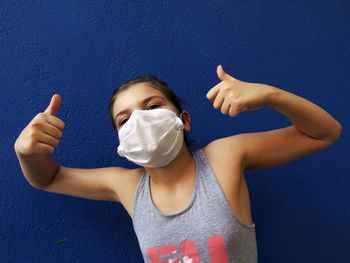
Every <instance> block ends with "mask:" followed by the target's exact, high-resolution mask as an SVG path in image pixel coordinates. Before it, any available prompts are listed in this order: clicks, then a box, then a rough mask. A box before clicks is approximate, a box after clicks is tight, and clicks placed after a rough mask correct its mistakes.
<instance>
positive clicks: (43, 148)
mask: <svg viewBox="0 0 350 263" xmlns="http://www.w3.org/2000/svg"><path fill="white" fill-rule="evenodd" d="M36 148H37V151H36V152H37V153H40V154H51V153H53V151H54V149H55V147H52V146H51V145H48V144H46V143H40V142H38V144H37V146H36Z"/></svg>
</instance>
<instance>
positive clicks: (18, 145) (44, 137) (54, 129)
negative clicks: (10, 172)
mask: <svg viewBox="0 0 350 263" xmlns="http://www.w3.org/2000/svg"><path fill="white" fill-rule="evenodd" d="M60 105H61V96H60V95H58V94H55V95H53V96H52V98H51V102H50V104H49V106H48V107H47V108H46V109H45V111H44V112H40V113H38V114H37V115H36V116H35V117H34V118H33V119H32V120H31V121H30V122H29V124H28V125H27V126H26V127H25V128H24V129H23V131H22V132H21V134H20V135H19V136H18V138H17V140H16V142H15V146H14V147H15V151H16V152H18V153H20V154H22V155H33V154H44V155H48V154H51V153H52V152H53V151H54V149H55V147H56V146H57V145H58V143H59V139H60V138H61V137H62V134H63V133H62V130H63V128H64V126H65V124H64V122H63V121H62V120H60V119H59V118H57V117H55V114H56V112H57V111H58V109H59V107H60Z"/></svg>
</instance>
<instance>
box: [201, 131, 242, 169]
mask: <svg viewBox="0 0 350 263" xmlns="http://www.w3.org/2000/svg"><path fill="white" fill-rule="evenodd" d="M241 145H242V144H241V142H240V136H239V135H233V136H230V137H225V138H221V139H217V140H215V141H213V142H211V143H209V144H208V145H207V146H205V147H204V148H203V151H204V153H205V155H206V157H207V159H208V161H209V163H219V164H220V165H223V166H225V167H230V166H231V165H234V166H237V163H239V162H240V161H242V158H243V148H242V146H241Z"/></svg>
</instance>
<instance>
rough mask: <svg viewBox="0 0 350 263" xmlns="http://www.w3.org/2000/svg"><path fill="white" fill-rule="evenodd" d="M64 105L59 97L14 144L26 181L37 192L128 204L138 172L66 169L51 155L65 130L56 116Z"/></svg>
mask: <svg viewBox="0 0 350 263" xmlns="http://www.w3.org/2000/svg"><path fill="white" fill-rule="evenodd" d="M60 104H61V97H60V96H59V95H57V94H55V95H54V96H53V97H52V99H51V102H50V105H49V106H48V107H47V109H46V110H45V111H44V112H41V113H39V114H37V115H36V116H35V117H34V118H33V119H32V120H31V122H30V123H29V124H28V125H27V126H26V127H25V128H24V129H23V131H22V132H21V134H20V135H19V136H18V138H17V140H16V142H15V144H14V149H15V152H16V155H17V158H18V160H19V163H20V166H21V169H22V172H23V175H24V177H25V178H26V179H27V181H28V182H29V184H30V185H31V186H33V187H34V188H37V189H41V190H45V191H48V192H54V193H60V194H66V195H72V196H77V197H82V198H87V199H95V200H106V201H118V202H120V201H124V200H122V199H123V197H124V193H125V192H126V191H127V190H130V189H129V187H131V185H130V179H131V178H132V176H131V175H132V174H135V171H134V170H128V169H124V168H120V167H106V168H96V169H78V168H69V167H63V166H59V165H58V164H57V163H56V161H55V160H54V159H53V158H52V157H51V156H50V155H49V154H51V153H52V152H53V151H54V149H55V147H57V145H58V143H59V139H60V138H61V137H62V134H63V133H62V130H63V128H64V126H65V124H64V123H63V121H62V120H60V119H59V118H57V117H56V116H54V115H55V114H56V112H57V110H58V108H59V107H60ZM128 175H130V176H128ZM134 177H135V176H134ZM127 180H128V181H127Z"/></svg>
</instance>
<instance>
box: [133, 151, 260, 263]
mask: <svg viewBox="0 0 350 263" xmlns="http://www.w3.org/2000/svg"><path fill="white" fill-rule="evenodd" d="M191 153H192V156H193V157H194V160H195V166H196V178H195V185H194V191H193V194H192V199H191V201H190V202H189V204H188V205H187V206H186V207H185V208H184V209H183V210H181V211H178V212H176V213H173V214H164V213H162V212H160V211H159V210H158V209H157V208H156V207H155V205H154V203H153V201H152V197H151V192H150V178H149V175H148V174H147V172H146V170H144V172H143V174H142V176H141V178H140V181H139V182H138V185H137V187H136V191H135V194H134V200H133V208H132V209H133V212H132V213H133V219H132V222H133V227H134V230H135V233H136V236H137V239H138V242H139V245H140V249H141V251H142V255H143V258H144V261H145V262H149V263H209V262H211V263H228V262H229V263H257V244H256V235H255V224H254V223H252V224H246V223H244V222H243V221H241V220H240V219H239V218H238V217H237V216H236V214H235V213H234V212H233V210H232V209H231V207H230V205H229V203H228V202H227V200H226V198H225V196H224V194H223V192H222V190H221V187H220V185H219V183H218V181H217V178H216V176H215V175H214V173H213V171H212V169H211V167H210V166H209V163H208V160H207V158H206V156H205V154H204V152H203V151H202V149H199V150H196V151H192V152H191Z"/></svg>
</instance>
